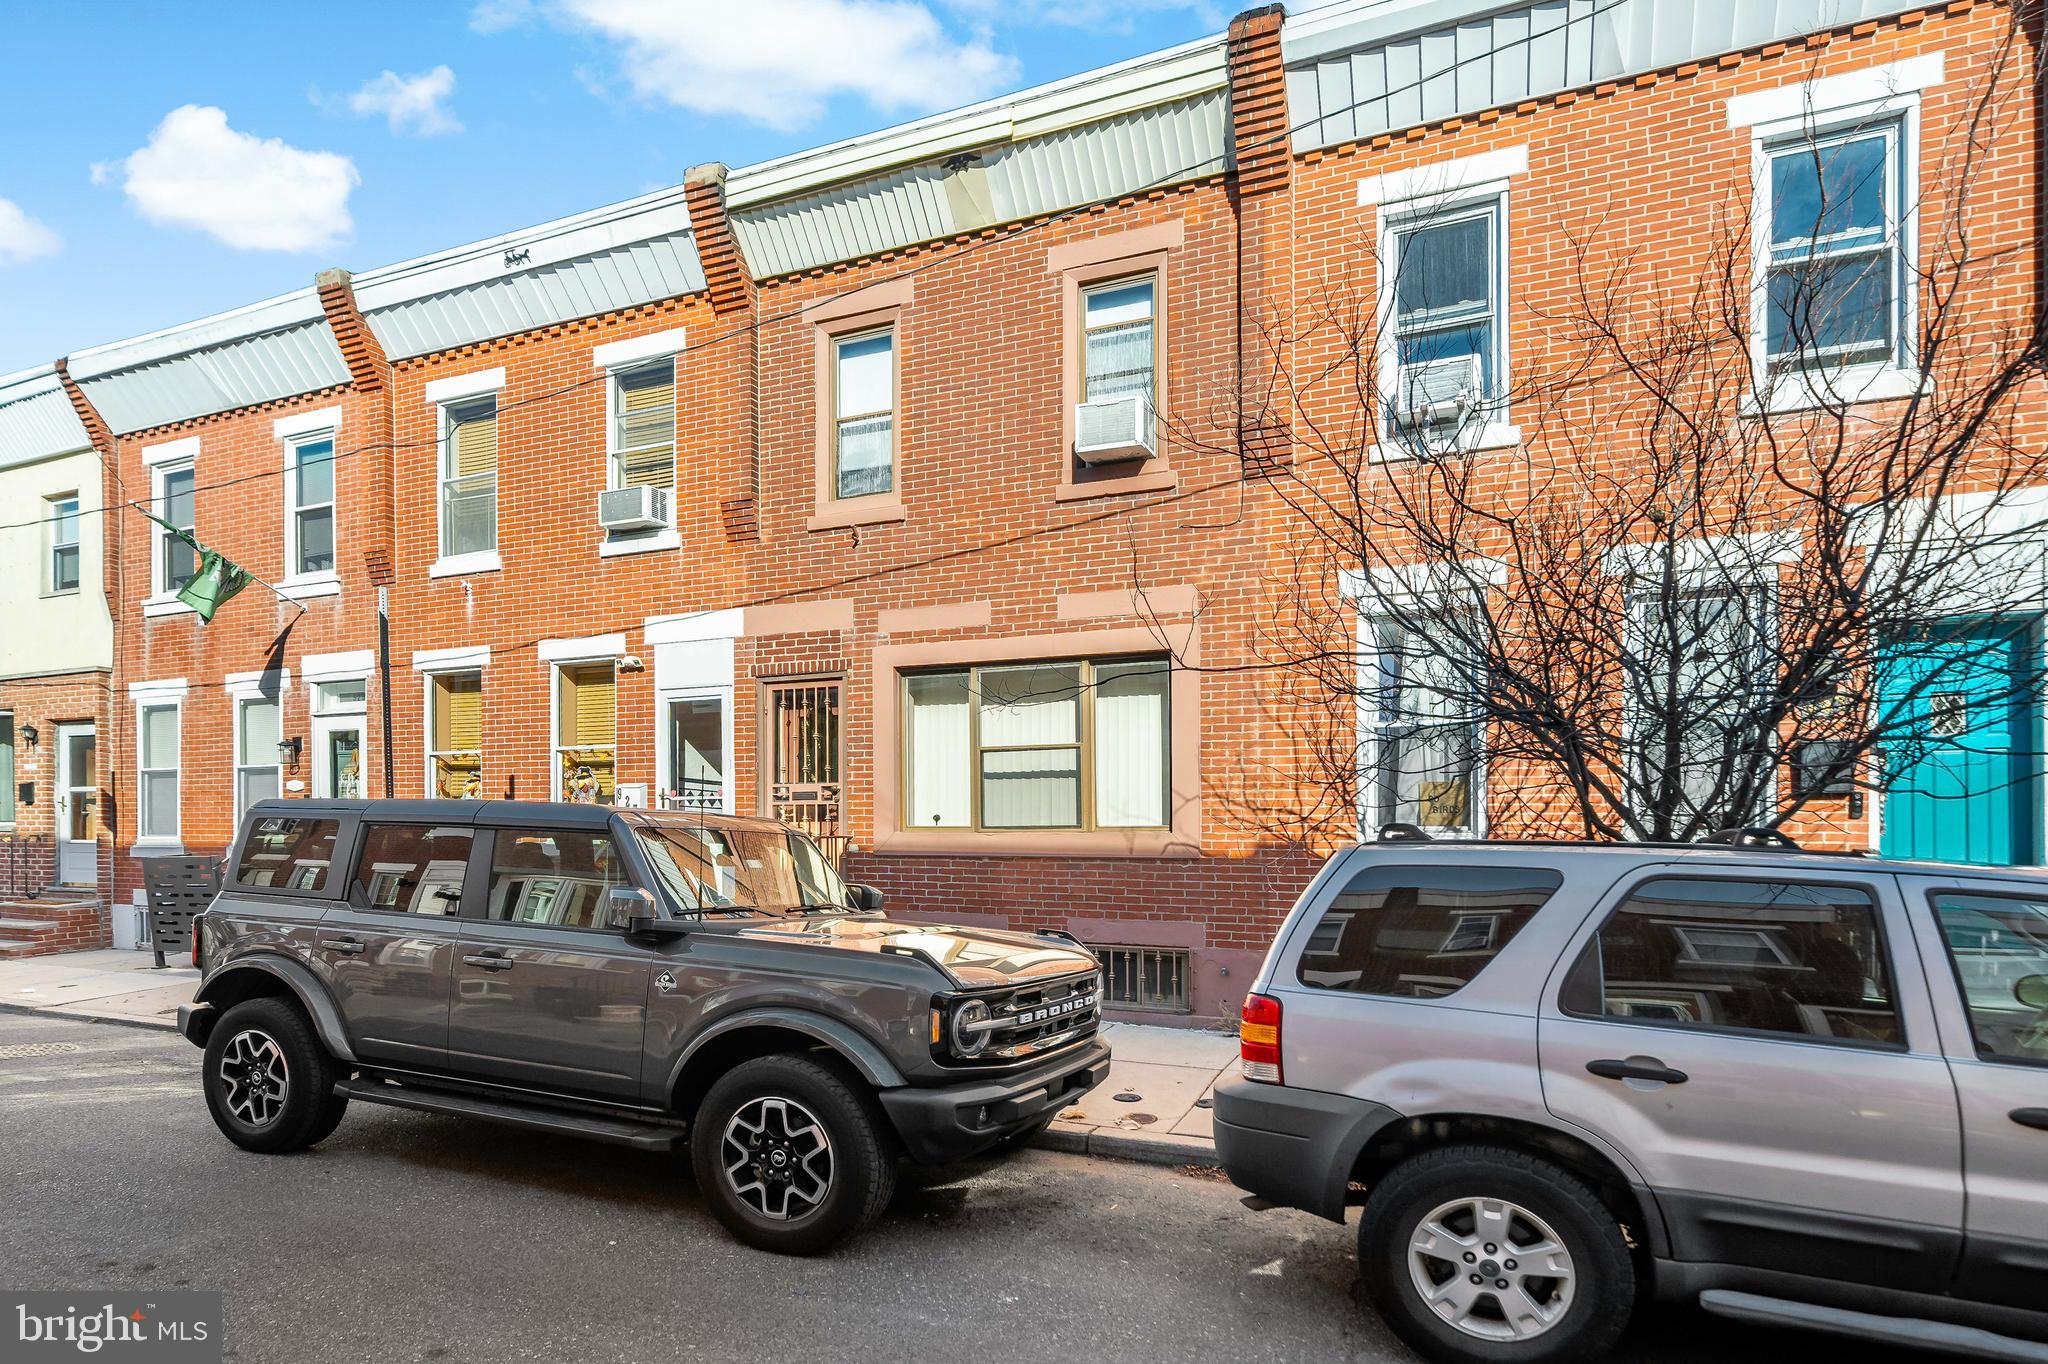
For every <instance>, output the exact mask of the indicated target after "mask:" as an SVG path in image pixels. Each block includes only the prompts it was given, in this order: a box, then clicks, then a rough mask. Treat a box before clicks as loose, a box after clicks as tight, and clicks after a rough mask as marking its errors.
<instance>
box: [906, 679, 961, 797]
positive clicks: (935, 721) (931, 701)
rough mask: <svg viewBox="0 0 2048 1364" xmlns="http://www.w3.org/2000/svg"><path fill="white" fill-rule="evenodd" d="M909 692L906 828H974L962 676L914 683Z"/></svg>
mask: <svg viewBox="0 0 2048 1364" xmlns="http://www.w3.org/2000/svg"><path fill="white" fill-rule="evenodd" d="M909 691H910V825H911V827H912V828H915V829H964V828H966V827H967V826H968V825H969V824H971V823H973V822H974V811H973V803H972V801H971V799H970V788H969V786H968V781H969V772H970V769H971V768H972V766H973V758H974V755H973V754H972V753H971V752H970V751H969V748H968V743H969V734H968V719H969V714H970V713H969V711H968V708H967V707H968V691H967V674H966V673H943V674H938V675H935V676H928V677H913V678H911V679H910V683H909Z"/></svg>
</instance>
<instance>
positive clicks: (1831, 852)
mask: <svg viewBox="0 0 2048 1364" xmlns="http://www.w3.org/2000/svg"><path fill="white" fill-rule="evenodd" d="M1372 841H1373V842H1375V843H1381V844H1387V843H1429V844H1433V845H1435V846H1437V847H1441V848H1446V849H1452V848H1659V849H1664V850H1666V851H1672V852H1686V851H1691V852H1706V851H1709V850H1711V849H1716V848H1726V849H1731V850H1735V851H1740V852H1782V853H1801V854H1804V855H1806V856H1809V857H1868V856H1869V855H1870V854H1869V853H1868V852H1866V851H1865V850H1864V849H1862V848H1802V847H1800V846H1799V844H1798V843H1796V842H1794V841H1793V840H1792V838H1791V837H1790V836H1789V835H1787V834H1784V833H1782V832H1780V831H1779V830H1777V829H1768V828H1764V827H1762V826H1761V825H1751V826H1747V827H1744V828H1739V829H1720V830H1716V831H1715V832H1713V833H1711V834H1703V835H1701V836H1700V837H1699V838H1696V839H1694V840H1693V841H1691V842H1690V843H1684V842H1680V841H1678V840H1676V839H1656V838H1644V839H1628V838H1449V839H1440V838H1438V837H1436V836H1435V835H1434V834H1432V833H1430V832H1429V831H1428V830H1426V829H1424V828H1422V827H1421V826H1420V825H1417V824H1405V823H1399V822H1396V823H1391V824H1382V825H1381V826H1380V828H1379V832H1378V833H1377V834H1375V835H1374V836H1373V839H1372Z"/></svg>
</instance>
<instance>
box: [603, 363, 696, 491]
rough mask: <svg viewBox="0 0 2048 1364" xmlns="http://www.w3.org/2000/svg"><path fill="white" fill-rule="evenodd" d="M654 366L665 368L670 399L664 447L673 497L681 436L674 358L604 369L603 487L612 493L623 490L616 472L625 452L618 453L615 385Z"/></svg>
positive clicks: (680, 467) (679, 474)
mask: <svg viewBox="0 0 2048 1364" xmlns="http://www.w3.org/2000/svg"><path fill="white" fill-rule="evenodd" d="M656 365H667V366H668V367H669V393H670V395H671V396H670V400H669V401H670V419H671V426H670V431H671V434H670V436H669V445H668V460H669V484H668V486H669V493H670V495H671V496H673V495H674V493H675V486H676V480H677V479H678V478H679V477H680V476H681V474H682V458H681V451H680V450H679V449H678V448H677V447H678V446H679V445H680V444H681V441H680V440H679V439H678V437H680V436H681V434H682V430H681V427H682V394H681V392H680V391H679V389H680V385H678V384H677V383H676V371H677V366H676V357H675V356H673V355H656V356H651V357H649V358H647V359H643V360H634V361H631V362H629V363H624V364H616V365H610V366H608V367H606V369H605V372H604V486H605V488H606V490H607V491H611V492H616V491H618V490H619V489H620V488H623V487H625V486H626V484H625V482H624V481H623V480H622V479H621V478H620V477H619V474H620V472H621V471H620V468H619V460H620V456H621V455H623V454H625V453H626V451H625V450H624V449H622V448H621V447H620V446H619V444H618V439H619V381H620V380H621V379H623V378H625V377H626V376H627V375H629V374H636V373H638V372H639V371H641V370H643V369H652V368H653V367H654V366H656Z"/></svg>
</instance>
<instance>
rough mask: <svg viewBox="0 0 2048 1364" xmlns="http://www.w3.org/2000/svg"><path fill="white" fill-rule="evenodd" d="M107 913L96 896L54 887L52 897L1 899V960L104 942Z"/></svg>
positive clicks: (40, 954)
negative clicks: (91, 896)
mask: <svg viewBox="0 0 2048 1364" xmlns="http://www.w3.org/2000/svg"><path fill="white" fill-rule="evenodd" d="M107 942H108V937H107V916H106V910H105V908H104V907H103V906H102V905H101V904H100V902H99V900H98V899H96V898H82V897H80V896H78V895H76V894H73V893H69V892H65V891H61V890H59V891H56V892H54V895H53V897H52V898H48V899H35V900H0V961H15V960H18V959H20V958H22V957H41V956H47V955H49V954H50V953H52V952H82V951H86V950H88V949H91V948H95V947H105V946H107Z"/></svg>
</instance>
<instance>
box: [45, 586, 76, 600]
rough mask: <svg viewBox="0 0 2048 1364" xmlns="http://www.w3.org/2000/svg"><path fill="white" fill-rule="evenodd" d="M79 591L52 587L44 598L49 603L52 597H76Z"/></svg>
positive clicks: (73, 588) (72, 588)
mask: <svg viewBox="0 0 2048 1364" xmlns="http://www.w3.org/2000/svg"><path fill="white" fill-rule="evenodd" d="M78 591H79V589H77V588H75V587H52V588H49V589H47V590H45V591H44V592H43V593H42V596H43V598H44V600H46V601H47V600H48V599H49V598H51V597H75V596H77V595H78Z"/></svg>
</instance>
